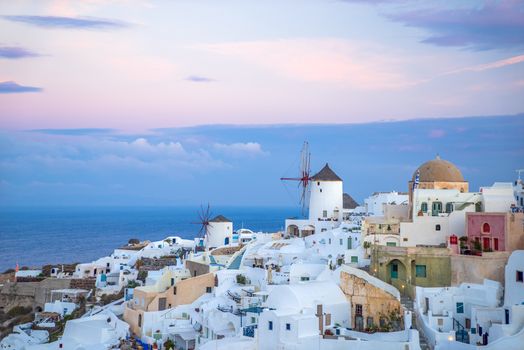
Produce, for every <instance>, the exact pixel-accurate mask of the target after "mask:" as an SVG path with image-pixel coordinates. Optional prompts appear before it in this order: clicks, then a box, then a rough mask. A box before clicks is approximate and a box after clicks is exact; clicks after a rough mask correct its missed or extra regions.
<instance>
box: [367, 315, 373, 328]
mask: <svg viewBox="0 0 524 350" xmlns="http://www.w3.org/2000/svg"><path fill="white" fill-rule="evenodd" d="M366 325H367V326H368V327H373V317H368V318H367V319H366Z"/></svg>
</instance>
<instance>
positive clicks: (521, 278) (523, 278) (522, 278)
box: [517, 270, 524, 283]
mask: <svg viewBox="0 0 524 350" xmlns="http://www.w3.org/2000/svg"><path fill="white" fill-rule="evenodd" d="M517 282H520V283H522V282H524V273H523V272H522V271H518V270H517Z"/></svg>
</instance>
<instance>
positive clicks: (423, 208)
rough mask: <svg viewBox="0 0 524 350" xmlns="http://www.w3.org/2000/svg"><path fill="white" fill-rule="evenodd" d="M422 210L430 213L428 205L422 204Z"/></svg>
mask: <svg viewBox="0 0 524 350" xmlns="http://www.w3.org/2000/svg"><path fill="white" fill-rule="evenodd" d="M420 210H421V211H422V212H424V213H427V212H428V203H426V202H422V204H421V205H420Z"/></svg>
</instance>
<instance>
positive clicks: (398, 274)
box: [386, 259, 407, 293]
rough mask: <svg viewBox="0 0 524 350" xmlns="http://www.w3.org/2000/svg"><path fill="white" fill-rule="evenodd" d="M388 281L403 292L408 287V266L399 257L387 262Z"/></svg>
mask: <svg viewBox="0 0 524 350" xmlns="http://www.w3.org/2000/svg"><path fill="white" fill-rule="evenodd" d="M387 271H388V275H387V281H386V282H387V283H389V284H391V285H393V286H395V287H396V288H397V289H398V290H399V291H400V292H401V293H403V292H404V288H405V287H406V283H407V279H406V277H407V276H406V266H405V265H404V263H403V262H402V261H400V260H398V259H393V260H391V261H390V262H389V263H388V264H387Z"/></svg>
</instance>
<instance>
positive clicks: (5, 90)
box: [0, 81, 42, 94]
mask: <svg viewBox="0 0 524 350" xmlns="http://www.w3.org/2000/svg"><path fill="white" fill-rule="evenodd" d="M40 91H42V88H39V87H35V86H23V85H20V84H18V83H15V82H14V81H4V82H0V94H16V93H23V92H40Z"/></svg>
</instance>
